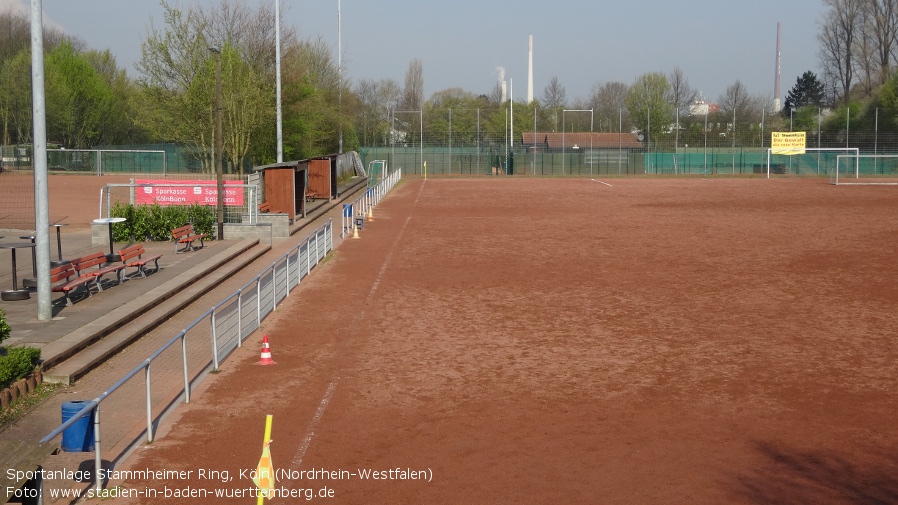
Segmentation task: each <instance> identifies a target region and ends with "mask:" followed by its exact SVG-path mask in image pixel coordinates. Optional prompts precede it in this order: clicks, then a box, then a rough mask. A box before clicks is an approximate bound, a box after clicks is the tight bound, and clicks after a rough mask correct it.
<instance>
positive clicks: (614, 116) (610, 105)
mask: <svg viewBox="0 0 898 505" xmlns="http://www.w3.org/2000/svg"><path fill="white" fill-rule="evenodd" d="M628 90H629V86H627V85H626V84H624V83H622V82H615V81H613V82H606V83H604V84H595V85H594V86H593V87H592V91H591V93H590V99H589V103H590V107H591V108H592V109H593V110H594V111H595V115H596V121H597V122H598V129H599V130H600V131H610V132H611V131H613V132H616V131H618V130H620V129H625V130H627V129H629V124H630V118H629V113H628V111H627V104H626V101H625V100H626V98H627V91H628Z"/></svg>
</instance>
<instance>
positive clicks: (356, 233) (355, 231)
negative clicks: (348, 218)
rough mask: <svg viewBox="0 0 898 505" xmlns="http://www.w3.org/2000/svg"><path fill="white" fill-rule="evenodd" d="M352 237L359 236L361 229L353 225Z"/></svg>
mask: <svg viewBox="0 0 898 505" xmlns="http://www.w3.org/2000/svg"><path fill="white" fill-rule="evenodd" d="M352 238H359V229H358V228H356V226H355V225H354V224H353V225H352Z"/></svg>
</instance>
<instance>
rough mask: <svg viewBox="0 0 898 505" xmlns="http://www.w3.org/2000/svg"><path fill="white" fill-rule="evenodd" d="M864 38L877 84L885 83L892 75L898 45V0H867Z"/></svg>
mask: <svg viewBox="0 0 898 505" xmlns="http://www.w3.org/2000/svg"><path fill="white" fill-rule="evenodd" d="M862 4H863V8H864V10H863V13H864V14H863V19H864V23H863V25H862V26H863V37H862V38H863V39H864V40H865V44H864V45H865V46H866V47H868V48H870V51H869V52H870V53H871V54H872V56H873V58H870V59H871V60H872V61H873V63H874V64H875V67H874V69H873V72H871V73H872V74H873V77H875V79H876V80H875V84H877V85H882V84H885V83H886V82H887V81H888V80H889V77H890V76H891V67H892V60H893V58H894V53H895V50H896V45H898V0H865V1H864V2H862Z"/></svg>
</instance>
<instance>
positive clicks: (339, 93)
mask: <svg viewBox="0 0 898 505" xmlns="http://www.w3.org/2000/svg"><path fill="white" fill-rule="evenodd" d="M337 76H338V77H339V79H338V82H337V85H338V86H339V88H337V90H338V91H337V110H338V111H339V117H338V118H337V120H338V121H339V125H340V127H339V128H340V140H339V144H340V145H339V151H337V152H338V153H340V154H343V18H342V8H341V4H340V0H337Z"/></svg>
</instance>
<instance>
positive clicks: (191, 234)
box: [171, 224, 206, 254]
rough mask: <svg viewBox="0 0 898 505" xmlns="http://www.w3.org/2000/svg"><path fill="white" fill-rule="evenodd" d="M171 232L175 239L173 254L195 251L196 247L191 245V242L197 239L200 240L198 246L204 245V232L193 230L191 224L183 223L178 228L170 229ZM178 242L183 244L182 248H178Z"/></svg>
mask: <svg viewBox="0 0 898 505" xmlns="http://www.w3.org/2000/svg"><path fill="white" fill-rule="evenodd" d="M171 234H172V237H174V239H175V254H179V253H182V252H187V251H196V248H195V247H193V243H194V242H196V241H197V240H199V241H200V247H205V245H204V241H205V239H206V234H205V233H197V232H195V231H194V230H193V225H192V224H185V225H184V226H181V227H180V228H175V229H174V230H172V231H171ZM180 244H184V249H178V246H179V245H180Z"/></svg>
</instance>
